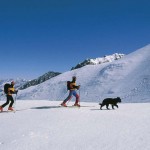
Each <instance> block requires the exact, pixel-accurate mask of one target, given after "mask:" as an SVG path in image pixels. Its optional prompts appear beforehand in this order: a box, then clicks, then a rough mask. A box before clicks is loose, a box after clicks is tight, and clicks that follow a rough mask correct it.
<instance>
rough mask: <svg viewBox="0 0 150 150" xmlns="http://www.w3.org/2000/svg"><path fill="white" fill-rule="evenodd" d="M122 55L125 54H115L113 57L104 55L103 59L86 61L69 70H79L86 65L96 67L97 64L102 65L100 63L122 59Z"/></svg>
mask: <svg viewBox="0 0 150 150" xmlns="http://www.w3.org/2000/svg"><path fill="white" fill-rule="evenodd" d="M124 55H125V54H118V53H115V54H113V55H105V56H104V57H99V58H95V59H86V60H84V61H83V62H81V63H79V64H77V65H76V66H75V67H72V68H71V70H74V69H77V68H81V67H83V66H86V65H98V64H102V63H106V62H112V61H114V60H118V59H121V58H122V57H124Z"/></svg>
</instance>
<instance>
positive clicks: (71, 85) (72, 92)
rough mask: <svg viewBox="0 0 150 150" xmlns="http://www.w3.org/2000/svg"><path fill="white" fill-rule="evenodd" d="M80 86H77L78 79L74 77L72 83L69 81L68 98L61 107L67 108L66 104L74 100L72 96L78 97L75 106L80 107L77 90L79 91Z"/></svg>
mask: <svg viewBox="0 0 150 150" xmlns="http://www.w3.org/2000/svg"><path fill="white" fill-rule="evenodd" d="M79 88H80V85H78V86H76V77H75V76H73V77H72V81H67V90H69V95H68V97H67V98H66V99H65V100H64V101H63V102H62V103H61V106H64V107H67V105H66V103H67V101H69V100H70V99H71V98H72V95H73V96H75V97H76V101H75V104H74V106H78V107H80V104H79V98H80V96H79V95H78V94H77V92H76V89H77V90H78V89H79Z"/></svg>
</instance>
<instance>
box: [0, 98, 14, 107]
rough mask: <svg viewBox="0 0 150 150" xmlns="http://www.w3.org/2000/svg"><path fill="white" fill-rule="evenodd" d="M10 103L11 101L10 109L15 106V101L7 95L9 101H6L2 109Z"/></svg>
mask: <svg viewBox="0 0 150 150" xmlns="http://www.w3.org/2000/svg"><path fill="white" fill-rule="evenodd" d="M9 101H11V103H10V105H9V107H12V105H13V104H14V99H13V97H12V96H11V95H7V101H6V103H4V104H3V105H2V107H5V106H6V105H8V104H9Z"/></svg>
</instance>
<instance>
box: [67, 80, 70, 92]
mask: <svg viewBox="0 0 150 150" xmlns="http://www.w3.org/2000/svg"><path fill="white" fill-rule="evenodd" d="M70 84H71V81H67V90H70V89H71V88H70Z"/></svg>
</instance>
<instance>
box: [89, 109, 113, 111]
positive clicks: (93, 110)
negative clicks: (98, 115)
mask: <svg viewBox="0 0 150 150" xmlns="http://www.w3.org/2000/svg"><path fill="white" fill-rule="evenodd" d="M96 110H97V111H101V110H107V111H109V110H115V109H91V111H96Z"/></svg>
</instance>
